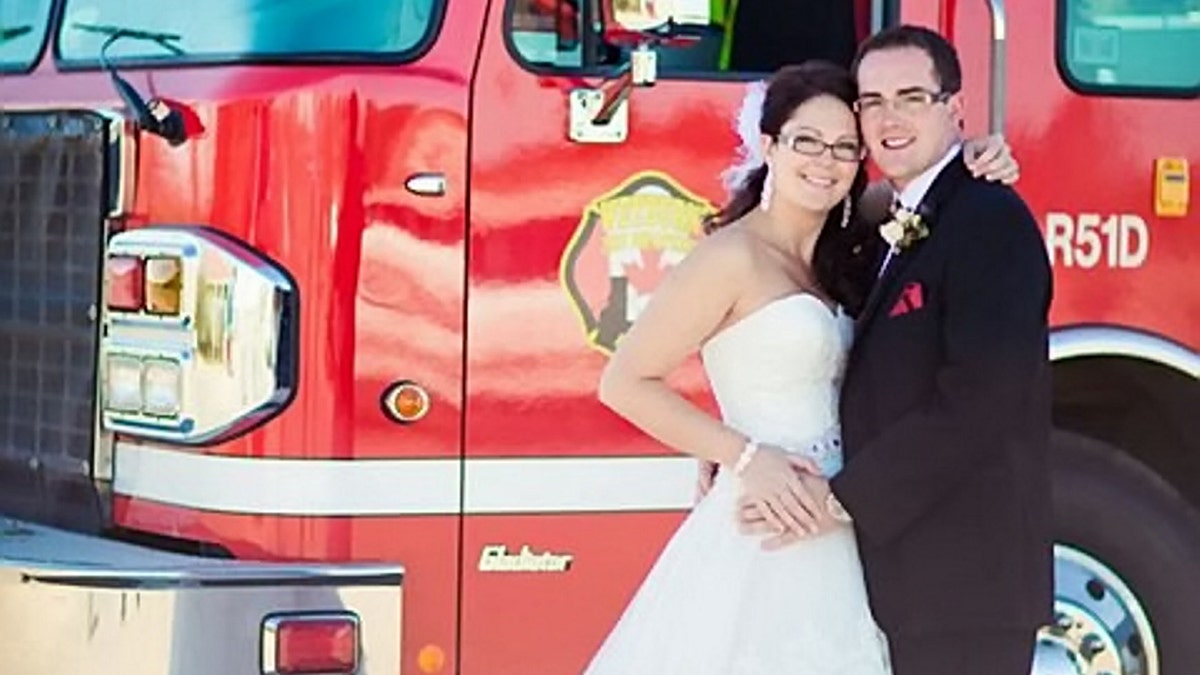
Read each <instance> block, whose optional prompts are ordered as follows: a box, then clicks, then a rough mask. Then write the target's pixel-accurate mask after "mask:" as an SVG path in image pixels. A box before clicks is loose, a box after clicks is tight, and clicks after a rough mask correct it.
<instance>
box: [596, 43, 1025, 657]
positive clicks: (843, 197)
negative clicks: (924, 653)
mask: <svg viewBox="0 0 1200 675" xmlns="http://www.w3.org/2000/svg"><path fill="white" fill-rule="evenodd" d="M855 96H856V88H855V86H854V83H853V80H852V79H851V78H850V76H849V74H848V73H847V72H846V71H845V70H843V69H842V68H839V67H837V66H834V65H831V64H824V63H807V64H803V65H799V66H788V67H785V68H783V69H781V70H780V71H779V72H777V73H776V74H775V75H774V76H773V77H772V78H771V80H770V82H769V85H768V86H767V87H766V88H765V92H764V91H763V90H762V89H761V87H760V88H759V89H758V90H757V94H756V93H755V92H752V94H751V95H750V96H748V97H747V101H746V103H745V104H744V106H743V111H742V123H741V124H739V128H740V129H741V130H742V136H743V141H744V143H747V144H748V147H747V148H744V150H747V149H748V150H749V152H748V154H749V156H750V158H751V159H750V163H751V170H750V171H749V172H748V174H747V175H745V176H743V177H742V180H740V181H738V183H739V184H738V186H737V187H738V189H737V190H736V192H735V194H734V196H733V198H732V201H731V202H730V203H729V205H728V206H726V208H725V209H724V210H722V211H721V212H720V213H719V214H717V215H716V216H715V217H714V218H713V219H712V220H711V222H710V223H709V228H708V229H709V231H710V235H709V236H707V237H706V238H705V239H704V240H703V241H702V242H701V243H700V244H699V245H697V247H696V248H695V249H694V250H693V251H692V252H691V253H690V254H689V256H688V257H687V258H686V259H685V260H684V261H683V262H682V263H681V264H680V265H679V266H678V267H677V268H676V269H675V270H674V271H673V272H672V274H671V275H670V276H669V277H668V279H667V280H666V281H664V283H663V284H662V285H661V286H660V287H659V288H658V289H657V290H656V291H655V293H654V296H653V300H652V301H651V303H650V305H649V306H648V307H647V308H646V310H645V311H644V312H643V313H642V315H641V316H640V318H639V319H638V321H637V323H636V324H635V325H634V326H633V328H632V329H631V330H630V332H629V333H628V334H627V335H626V336H625V337H624V338H623V340H622V341H621V343H620V346H619V348H618V349H617V351H616V353H615V354H614V355H613V358H612V360H611V361H610V363H609V365H608V367H607V368H606V370H605V372H604V375H603V377H602V380H601V384H600V398H601V400H602V402H603V403H604V404H605V405H607V406H609V407H610V408H612V409H613V410H614V411H616V412H617V413H618V414H620V415H621V416H623V417H625V418H626V419H628V420H629V421H631V422H632V423H633V424H635V425H637V426H638V427H639V428H641V429H642V430H643V431H645V432H646V433H647V434H649V435H651V436H653V437H654V438H656V439H658V440H659V441H661V442H663V443H665V444H666V445H668V446H670V447H672V448H675V449H677V450H680V451H683V452H687V453H690V454H692V455H694V456H696V457H697V458H699V459H700V460H702V463H705V464H706V465H711V464H715V465H716V466H719V467H720V471H719V472H718V473H717V477H716V479H715V482H713V483H712V485H711V489H708V490H707V493H706V494H705V495H704V497H703V498H702V499H701V500H700V502H699V503H698V504H697V505H696V507H695V509H693V511H692V513H691V514H690V515H689V516H688V517H687V519H686V520H685V521H684V522H683V524H682V525H681V526H680V528H679V529H678V531H677V532H676V533H675V534H674V536H673V537H672V538H671V540H670V541H669V542H668V544H667V546H666V548H665V549H664V550H663V552H662V554H661V555H660V557H659V558H658V560H657V562H656V563H655V564H654V566H653V568H652V569H651V571H650V573H649V575H648V576H647V577H646V579H645V581H644V582H643V584H642V586H641V588H640V589H639V590H638V591H637V593H636V595H635V596H634V598H633V599H632V601H631V602H630V604H629V606H628V607H627V609H626V611H625V612H624V614H623V615H622V616H621V618H620V619H619V621H618V623H617V625H616V626H615V627H614V628H613V630H612V632H611V633H610V635H609V636H608V638H607V640H606V641H605V642H604V644H603V645H602V646H601V648H600V650H599V651H598V652H597V653H596V655H595V657H594V658H593V660H592V662H591V664H590V666H589V667H588V669H587V671H586V672H587V674H588V675H740V674H747V675H749V674H754V675H789V674H795V675H886V674H887V673H890V667H889V664H888V651H887V641H886V638H885V636H884V635H883V634H882V633H881V631H880V630H879V628H878V627H877V626H876V624H875V621H874V619H873V617H872V615H871V610H870V607H869V604H868V599H867V595H866V590H865V586H864V581H863V574H862V567H861V564H860V562H859V558H858V550H857V548H856V541H855V537H854V533H853V530H852V528H851V526H850V525H848V524H846V523H844V522H842V520H840V519H838V518H835V517H833V516H832V515H831V514H830V511H829V510H828V509H826V508H825V507H824V505H823V503H822V501H821V498H822V497H823V496H824V495H825V494H828V488H827V487H823V486H824V485H825V483H824V481H822V480H818V478H825V479H827V478H829V477H830V476H832V475H833V474H835V473H836V472H837V471H838V470H839V469H840V468H841V459H842V458H841V448H840V439H839V430H838V419H837V409H838V405H837V402H838V390H839V385H840V379H841V375H842V370H843V366H844V362H845V358H846V354H847V352H848V350H849V347H850V342H851V338H852V335H853V319H852V318H851V315H852V314H853V313H854V312H855V310H856V309H857V308H858V307H859V306H861V303H862V302H863V300H864V299H865V297H866V294H867V292H868V291H869V288H870V284H871V283H872V282H873V281H874V278H875V277H874V269H875V264H874V261H872V262H871V263H870V264H867V263H866V262H864V259H866V258H870V256H864V255H857V256H856V255H855V253H859V252H860V251H861V249H862V247H863V246H864V243H866V245H867V246H868V247H869V250H877V249H876V248H871V246H873V242H868V239H869V237H874V236H875V235H874V234H872V233H871V230H872V227H871V226H870V225H869V224H868V223H866V222H864V219H862V218H859V217H858V216H857V213H856V210H855V209H854V208H853V205H854V204H856V203H857V201H858V199H859V198H860V196H861V195H862V192H863V190H864V187H865V185H866V175H865V171H864V168H863V158H864V149H863V144H862V140H861V139H860V137H859V133H858V125H857V122H856V120H855V117H854V113H853V111H852V109H851V106H852V103H853V101H854V98H855ZM747 121H749V122H750V129H751V133H749V134H748V133H747V132H746V127H747V124H746V122H747ZM997 144H999V145H1001V146H1003V143H1002V141H998V140H995V141H993V143H992V145H991V146H989V148H988V150H987V152H985V153H982V154H981V155H979V157H980V159H978V160H975V161H976V162H983V163H984V164H986V165H987V166H985V167H984V168H983V169H982V170H981V171H982V172H986V173H989V175H1001V174H1002V173H1003V172H1000V173H999V174H998V173H996V172H997V170H998V168H997V167H1003V168H1011V160H1010V159H1009V158H1008V156H1007V154H1001V153H999V152H997V149H996V147H995V146H996V145H997ZM965 154H967V155H970V154H971V153H965ZM989 158H990V161H991V163H990V164H988V163H987V161H988V160H989ZM973 168H979V167H973ZM1010 175H1011V174H1010ZM868 235H869V236H868ZM697 349H699V351H700V355H701V358H702V361H703V364H704V369H705V372H706V373H707V376H708V379H709V383H710V385H711V387H712V390H713V394H714V396H715V398H716V401H717V404H718V406H719V408H720V410H721V417H722V419H721V420H716V419H713V418H712V417H711V416H709V415H707V414H706V413H704V412H703V411H701V410H700V409H698V408H696V407H695V406H693V405H692V404H691V403H689V402H688V401H686V400H685V399H684V398H683V397H681V396H679V395H678V394H676V393H675V392H674V391H672V390H671V389H670V388H668V387H667V385H666V384H665V379H666V377H667V376H668V375H669V374H670V373H671V371H673V370H674V369H675V368H676V367H677V366H678V365H679V364H680V363H681V362H682V361H683V360H684V359H685V358H686V357H688V356H689V355H690V354H691V353H693V352H694V351H695V350H697ZM709 463H711V464H709ZM805 487H806V488H807V489H803V488H805ZM822 489H823V490H824V493H822V492H821V490H822ZM812 494H815V495H816V499H815V500H814V499H812V498H810V497H809V495H812ZM739 496H745V497H747V498H750V499H752V500H753V501H754V503H755V504H756V505H757V507H758V508H759V510H760V511H761V512H762V514H763V516H764V517H765V518H766V519H767V520H768V521H769V522H770V523H771V524H772V525H773V526H774V528H775V530H776V531H777V532H778V533H784V532H798V533H804V534H805V536H804V537H803V538H802V539H801V540H800V541H799V542H798V543H794V544H791V545H789V546H786V547H783V548H779V549H778V550H767V547H764V546H763V540H762V537H761V536H755V535H751V534H746V533H742V532H740V531H739V526H738V521H737V513H736V510H737V503H738V498H739Z"/></svg>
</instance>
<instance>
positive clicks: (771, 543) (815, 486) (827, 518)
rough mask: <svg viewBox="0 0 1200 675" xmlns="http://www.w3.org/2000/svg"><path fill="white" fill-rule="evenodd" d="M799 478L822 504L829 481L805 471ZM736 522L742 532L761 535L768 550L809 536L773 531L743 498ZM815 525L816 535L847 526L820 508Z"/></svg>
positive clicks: (827, 493)
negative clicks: (816, 528)
mask: <svg viewBox="0 0 1200 675" xmlns="http://www.w3.org/2000/svg"><path fill="white" fill-rule="evenodd" d="M800 479H801V481H803V482H804V483H805V484H806V485H808V487H809V491H810V493H811V494H813V495H814V496H815V497H816V498H817V500H818V502H819V503H821V504H824V503H825V499H826V497H828V496H829V492H830V490H829V482H828V481H826V480H825V479H824V478H821V477H819V476H815V475H809V474H806V473H802V474H800ZM738 522H739V529H740V530H741V532H742V533H743V534H750V535H758V536H761V537H763V540H762V547H763V549H764V550H768V551H774V550H778V549H781V548H784V547H787V546H790V545H791V544H795V543H796V542H798V541H802V540H804V539H807V538H809V536H810V535H808V534H807V533H803V532H796V531H794V530H787V531H786V532H777V531H775V530H774V529H773V528H772V527H771V526H770V525H769V524H768V523H767V521H766V519H765V518H763V516H762V515H761V514H760V513H759V509H758V507H757V506H756V505H755V504H753V503H751V502H749V501H747V500H745V499H742V500H739V502H738ZM817 525H818V530H817V532H816V535H817V536H820V535H823V534H827V533H828V532H830V531H832V530H835V529H837V528H842V527H849V525H847V524H846V523H845V522H843V521H840V520H838V519H836V518H834V517H833V515H832V514H830V513H829V512H828V510H826V509H821V514H820V518H819V519H818V522H817Z"/></svg>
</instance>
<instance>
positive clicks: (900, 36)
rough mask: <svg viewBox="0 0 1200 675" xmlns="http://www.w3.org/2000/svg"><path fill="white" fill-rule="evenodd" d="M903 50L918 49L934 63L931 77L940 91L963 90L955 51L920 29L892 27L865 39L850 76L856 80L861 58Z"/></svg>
mask: <svg viewBox="0 0 1200 675" xmlns="http://www.w3.org/2000/svg"><path fill="white" fill-rule="evenodd" d="M903 47H912V48H914V49H920V50H921V51H923V52H925V54H926V55H927V56H929V59H930V60H931V61H933V75H934V77H936V78H937V80H938V85H939V86H941V88H942V91H944V92H946V93H950V94H957V93H958V92H959V91H960V90H962V66H961V65H960V64H959V62H958V51H957V50H955V49H954V45H952V44H950V42H949V41H948V40H946V38H944V37H942V36H941V35H940V34H938V33H937V32H936V31H932V30H929V29H928V28H924V27H922V26H911V25H903V26H895V27H892V28H888V29H887V30H883V31H880V32H878V33H876V34H874V35H872V36H871V37H869V38H867V39H866V41H864V42H863V43H862V44H861V45H859V47H858V53H857V54H855V56H854V64H853V66H852V67H851V69H850V72H852V73H854V76H855V77H856V78H857V77H858V67H859V65H860V64H861V63H862V60H863V57H865V56H866V55H867V54H870V53H871V52H879V51H883V50H886V49H900V48H903Z"/></svg>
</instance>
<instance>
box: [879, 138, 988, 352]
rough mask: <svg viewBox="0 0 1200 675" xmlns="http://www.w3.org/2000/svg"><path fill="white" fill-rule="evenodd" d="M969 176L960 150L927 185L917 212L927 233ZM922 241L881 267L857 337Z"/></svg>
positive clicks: (932, 230)
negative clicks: (881, 273) (880, 275)
mask: <svg viewBox="0 0 1200 675" xmlns="http://www.w3.org/2000/svg"><path fill="white" fill-rule="evenodd" d="M969 176H970V174H969V173H968V172H967V168H966V165H965V164H964V163H963V160H962V153H959V154H957V155H955V156H954V157H953V158H952V159H951V160H950V162H949V163H948V164H947V165H946V166H945V168H943V169H942V171H941V173H939V174H938V177H937V178H936V179H935V180H934V181H933V184H932V185H930V186H929V191H928V192H927V193H926V194H925V198H924V199H922V200H921V204H920V206H919V207H918V208H917V212H918V213H920V214H921V217H922V218H923V219H924V220H925V222H926V223H927V224H928V226H929V229H930V233H929V236H930V237H933V236H934V232H935V231H936V228H937V215H938V212H939V211H941V207H942V206H943V205H944V204H945V203H946V202H947V201H949V199H950V198H951V196H953V194H954V192H955V190H957V189H958V186H959V185H960V184H961V183H962V181H963V180H966V179H967V178H969ZM925 243H926V242H925V241H920V242H917V243H916V244H914V245H913V246H912V247H911V248H909V249H908V250H905V251H901V252H899V253H898V254H897V255H895V256H894V257H893V259H892V261H891V264H890V265H889V266H888V268H887V270H885V271H884V274H883V276H882V278H880V279H879V280H878V281H877V282H876V283H875V287H874V288H873V289H872V290H871V294H870V296H868V298H867V303H866V305H865V306H864V307H863V311H862V315H861V316H860V317H859V320H858V325H857V327H856V328H857V330H856V331H855V332H856V338H857V339H861V338H862V336H863V335H864V334H866V332H867V330H868V329H869V328H870V327H871V324H872V323H874V320H875V318H876V317H877V316H878V314H879V310H880V306H881V305H882V304H883V302H884V300H885V299H886V298H890V297H892V296H893V295H895V292H896V285H897V284H898V283H899V281H900V279H901V278H902V277H903V272H904V270H905V269H906V268H907V267H908V266H909V265H910V264H912V261H913V259H914V258H916V257H917V256H918V255H919V254H920V252H921V249H922V248H923V247H924V244H925Z"/></svg>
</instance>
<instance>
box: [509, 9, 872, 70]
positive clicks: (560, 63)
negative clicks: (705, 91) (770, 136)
mask: <svg viewBox="0 0 1200 675" xmlns="http://www.w3.org/2000/svg"><path fill="white" fill-rule="evenodd" d="M653 4H654V3H652V2H648V1H647V0H509V5H508V12H509V14H508V25H509V33H508V38H509V42H510V45H511V46H512V48H513V51H514V52H515V54H516V56H517V57H518V58H519V59H521V60H522V61H524V62H525V63H526V64H527V65H529V66H531V67H533V68H552V69H589V68H594V67H599V66H607V65H615V64H617V63H620V62H621V61H622V58H623V56H622V51H621V45H620V44H614V43H613V42H612V40H611V39H610V38H611V36H612V35H613V32H612V31H613V29H614V28H620V27H621V26H628V25H629V24H630V22H629V21H628V20H627V17H629V16H636V15H638V14H640V13H642V14H644V12H646V11H650V10H648V8H649V7H652V6H653ZM870 5H871V3H870V1H869V0H676V2H674V3H673V6H674V7H675V11H676V12H677V13H679V14H680V15H681V16H683V17H685V19H686V22H687V23H686V36H687V39H686V40H684V39H680V40H675V41H669V42H667V43H664V44H660V45H658V46H657V47H655V50H656V52H657V62H658V72H659V73H660V75H662V76H666V77H670V76H671V75H677V76H700V77H702V76H704V75H706V74H719V73H767V72H771V71H773V70H775V69H777V68H779V67H780V66H782V65H785V64H788V63H799V62H802V61H806V60H808V59H825V60H828V61H833V62H835V63H840V64H842V65H845V66H849V65H850V61H851V59H852V58H853V56H854V50H855V47H856V45H857V43H858V41H859V40H860V39H861V38H863V37H865V36H866V33H867V31H868V30H869V16H870ZM682 23H683V22H681V24H682ZM585 26H592V27H593V29H592V31H591V32H590V33H589V32H587V31H585V30H584V27H585Z"/></svg>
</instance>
